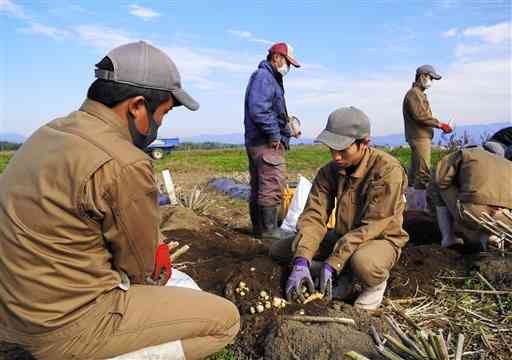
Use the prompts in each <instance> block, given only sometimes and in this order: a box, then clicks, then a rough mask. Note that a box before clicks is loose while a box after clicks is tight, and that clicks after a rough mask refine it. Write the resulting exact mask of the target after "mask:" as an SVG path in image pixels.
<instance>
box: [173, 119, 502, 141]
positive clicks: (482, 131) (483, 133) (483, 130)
mask: <svg viewBox="0 0 512 360" xmlns="http://www.w3.org/2000/svg"><path fill="white" fill-rule="evenodd" d="M507 126H512V123H510V122H508V123H507V122H502V123H493V124H482V125H461V126H457V127H456V128H455V135H456V136H457V137H459V136H462V135H464V134H467V135H468V136H469V137H470V138H471V139H472V140H473V141H474V142H477V143H480V142H481V141H482V138H483V137H487V136H490V135H492V134H493V133H495V132H496V131H498V130H499V129H501V128H504V127H507ZM449 137H450V136H449V135H444V136H442V135H441V131H440V130H436V131H435V136H434V139H433V143H434V144H438V143H439V141H441V143H446V142H447V141H449ZM181 141H182V142H192V143H204V142H215V143H222V144H236V145H239V144H243V143H244V135H243V134H241V133H231V134H219V135H215V134H212V135H207V134H203V135H196V136H192V137H187V138H183V139H181ZM313 143H314V139H311V138H300V139H292V144H313ZM372 144H374V145H379V146H399V145H403V144H405V137H404V134H390V135H383V136H373V137H372Z"/></svg>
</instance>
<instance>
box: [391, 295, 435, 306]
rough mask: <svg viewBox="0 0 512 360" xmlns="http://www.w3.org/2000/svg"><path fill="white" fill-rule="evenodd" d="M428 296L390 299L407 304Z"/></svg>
mask: <svg viewBox="0 0 512 360" xmlns="http://www.w3.org/2000/svg"><path fill="white" fill-rule="evenodd" d="M426 298H427V297H426V296H418V297H413V298H408V299H394V300H392V299H389V301H392V302H393V303H394V304H399V305H402V304H406V305H407V304H411V303H415V302H419V301H422V300H425V299H426Z"/></svg>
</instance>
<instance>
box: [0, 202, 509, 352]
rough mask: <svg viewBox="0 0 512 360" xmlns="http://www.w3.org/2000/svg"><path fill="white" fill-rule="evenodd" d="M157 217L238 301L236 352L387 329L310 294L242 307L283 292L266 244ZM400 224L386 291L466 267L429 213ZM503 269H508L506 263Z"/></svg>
mask: <svg viewBox="0 0 512 360" xmlns="http://www.w3.org/2000/svg"><path fill="white" fill-rule="evenodd" d="M162 220H163V223H162V230H163V233H164V235H165V236H166V238H167V241H179V242H180V244H181V245H185V244H188V245H190V250H189V251H188V252H187V253H186V254H185V255H183V256H182V257H180V258H179V259H178V260H177V261H176V262H175V264H174V266H176V267H177V268H179V269H181V270H182V271H184V272H186V273H187V274H189V275H190V276H192V278H194V279H195V280H196V282H197V283H198V284H199V286H200V287H201V288H202V289H203V290H205V291H209V292H212V293H215V294H218V295H221V296H225V297H226V298H228V299H229V300H231V301H233V302H234V303H235V304H236V305H237V307H238V308H239V310H240V313H241V323H242V327H241V331H240V334H239V335H238V337H237V339H236V342H235V344H233V345H232V346H231V348H230V350H231V351H233V352H234V353H235V354H236V358H237V359H260V358H265V359H297V358H299V359H340V358H341V354H343V353H344V352H346V351H350V350H356V351H358V352H360V353H362V354H364V355H366V356H367V357H369V358H371V359H379V355H378V354H377V353H376V352H375V347H374V345H373V342H372V340H371V338H370V337H369V335H368V328H369V324H370V323H373V324H374V325H375V326H376V327H377V329H379V330H380V329H383V328H386V326H385V325H384V321H383V320H382V319H381V317H380V315H381V314H379V313H378V312H377V313H375V314H369V313H367V312H364V311H359V310H357V309H354V308H353V307H352V306H351V305H350V304H345V303H343V302H340V301H333V302H331V303H325V302H323V301H315V302H312V303H309V304H307V305H305V306H301V305H289V306H287V307H286V308H285V309H282V310H277V309H275V308H272V309H271V310H266V311H264V312H263V313H261V314H254V315H253V314H250V312H249V309H250V307H251V306H253V305H254V304H255V302H256V301H258V296H259V292H260V291H261V290H265V291H266V292H267V293H269V295H270V297H271V298H272V297H273V296H277V297H284V296H283V290H282V289H283V285H284V281H285V279H286V274H287V271H288V269H287V268H286V267H281V266H279V265H277V264H275V263H273V262H272V261H271V260H270V258H269V257H268V256H267V252H268V247H269V244H268V243H265V242H263V241H261V240H258V239H255V238H253V237H251V236H250V235H248V233H247V231H246V230H244V231H243V232H241V231H234V230H232V227H230V225H229V220H226V219H224V221H219V219H217V218H214V217H200V216H197V215H196V214H194V213H193V212H192V211H191V210H188V209H183V208H167V209H165V210H164V211H163V214H162ZM405 226H406V228H407V229H408V231H409V233H410V235H411V242H410V244H409V245H408V246H407V247H406V248H404V249H403V252H402V256H401V258H400V261H399V263H398V264H397V265H396V266H395V268H394V269H393V271H392V273H391V277H390V279H389V285H388V290H387V293H386V296H387V297H390V298H392V299H398V298H404V297H411V296H414V295H416V294H417V293H418V292H419V291H423V292H425V293H432V294H433V292H434V289H433V284H432V280H433V278H434V276H435V275H436V274H437V273H439V271H440V270H442V269H443V268H446V269H451V270H456V269H464V268H466V267H467V266H468V265H467V261H466V260H464V257H463V256H462V255H460V254H459V253H457V252H455V251H451V250H446V249H441V248H440V247H439V246H438V245H436V244H432V243H439V233H438V231H436V230H435V229H436V228H437V227H436V226H435V223H433V222H432V219H431V218H430V217H428V216H422V215H418V214H408V215H407V216H406V225H405ZM507 269H508V270H507V271H508V273H509V274H510V272H511V269H510V268H507ZM482 271H485V270H484V267H482ZM488 279H491V277H490V276H489V277H488ZM240 281H243V282H245V283H246V284H247V286H248V287H249V288H250V291H249V292H248V294H247V295H246V296H244V297H240V295H238V294H236V292H235V291H234V290H235V288H236V287H237V286H238V284H239V282H240ZM507 281H508V280H507ZM301 309H302V310H304V312H305V314H306V315H325V316H339V317H349V318H352V319H354V320H355V321H356V326H355V327H354V326H347V325H339V324H309V323H301V322H296V321H290V320H284V319H283V315H285V314H297V313H298V312H299V311H300V310H301ZM2 345H3V346H0V360H1V359H30V358H29V357H26V356H25V355H24V354H22V353H21V352H20V351H19V349H14V350H13V348H12V346H10V345H7V344H2Z"/></svg>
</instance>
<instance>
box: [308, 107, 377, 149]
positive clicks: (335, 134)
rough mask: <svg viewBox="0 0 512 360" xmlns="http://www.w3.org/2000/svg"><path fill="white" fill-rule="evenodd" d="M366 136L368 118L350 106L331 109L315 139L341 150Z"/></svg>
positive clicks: (367, 133) (368, 132)
mask: <svg viewBox="0 0 512 360" xmlns="http://www.w3.org/2000/svg"><path fill="white" fill-rule="evenodd" d="M367 136H370V119H368V116H366V114H365V113H364V112H362V111H361V110H359V109H358V108H356V107H354V106H350V107H344V108H339V109H337V110H335V111H333V112H332V113H331V114H330V115H329V118H328V119H327V125H326V126H325V129H324V130H323V131H322V132H321V133H320V135H318V137H317V138H316V140H317V141H319V142H321V143H323V144H325V145H327V146H328V147H330V148H331V149H334V150H343V149H345V148H347V147H348V146H349V145H351V144H352V143H353V142H354V141H356V140H357V139H363V138H365V137H367Z"/></svg>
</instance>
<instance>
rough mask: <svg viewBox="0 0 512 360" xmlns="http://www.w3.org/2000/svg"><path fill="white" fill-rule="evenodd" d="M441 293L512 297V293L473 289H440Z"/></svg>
mask: <svg viewBox="0 0 512 360" xmlns="http://www.w3.org/2000/svg"><path fill="white" fill-rule="evenodd" d="M439 291H446V292H461V293H471V294H488V295H512V291H507V290H503V291H499V290H495V291H492V290H471V289H439Z"/></svg>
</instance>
